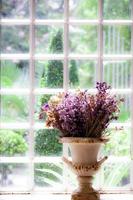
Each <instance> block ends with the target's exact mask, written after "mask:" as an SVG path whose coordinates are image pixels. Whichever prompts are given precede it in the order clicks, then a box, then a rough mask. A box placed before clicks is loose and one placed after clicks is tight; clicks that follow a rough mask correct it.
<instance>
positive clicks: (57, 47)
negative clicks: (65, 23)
mask: <svg viewBox="0 0 133 200" xmlns="http://www.w3.org/2000/svg"><path fill="white" fill-rule="evenodd" d="M62 52H63V41H62V30H59V31H57V33H55V34H54V36H53V37H52V39H51V44H50V53H62ZM46 86H47V87H51V88H55V87H56V88H62V86H63V62H62V61H60V60H50V61H49V62H48V65H47V81H46Z"/></svg>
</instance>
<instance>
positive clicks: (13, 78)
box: [0, 60, 29, 88]
mask: <svg viewBox="0 0 133 200" xmlns="http://www.w3.org/2000/svg"><path fill="white" fill-rule="evenodd" d="M0 71H1V87H3V88H25V87H29V63H28V61H24V60H11V61H10V60H2V61H1V66H0Z"/></svg>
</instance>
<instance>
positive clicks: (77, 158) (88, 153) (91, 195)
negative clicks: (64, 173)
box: [61, 137, 108, 200]
mask: <svg viewBox="0 0 133 200" xmlns="http://www.w3.org/2000/svg"><path fill="white" fill-rule="evenodd" d="M107 141H108V139H106V138H78V137H64V138H61V142H62V143H67V144H68V146H69V148H70V152H71V160H69V159H67V158H65V157H63V161H64V162H65V163H66V164H67V165H68V167H69V168H70V169H71V170H72V171H73V172H74V173H75V174H76V175H77V181H78V185H79V187H78V189H77V190H75V191H74V192H73V193H72V197H71V200H100V194H99V192H98V191H96V190H95V189H93V187H92V180H93V176H94V175H95V174H96V173H97V171H98V170H99V168H100V166H101V164H102V163H103V162H104V161H105V160H106V159H107V157H104V158H102V159H101V160H99V151H100V149H101V147H102V145H104V144H105V143H106V142H107Z"/></svg>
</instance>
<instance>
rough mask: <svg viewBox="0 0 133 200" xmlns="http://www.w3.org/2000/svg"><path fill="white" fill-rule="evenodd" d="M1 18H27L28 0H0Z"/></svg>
mask: <svg viewBox="0 0 133 200" xmlns="http://www.w3.org/2000/svg"><path fill="white" fill-rule="evenodd" d="M0 10H1V12H0V13H1V18H9V19H10V18H17V19H18V18H19V19H21V18H25V17H28V16H29V3H28V0H23V1H22V0H17V1H16V0H15V1H14V0H9V1H6V0H1V8H0Z"/></svg>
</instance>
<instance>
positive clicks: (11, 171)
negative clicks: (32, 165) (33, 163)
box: [0, 163, 30, 191]
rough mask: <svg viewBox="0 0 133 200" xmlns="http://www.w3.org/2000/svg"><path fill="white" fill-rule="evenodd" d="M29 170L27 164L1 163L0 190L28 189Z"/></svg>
mask: <svg viewBox="0 0 133 200" xmlns="http://www.w3.org/2000/svg"><path fill="white" fill-rule="evenodd" d="M29 172H30V171H29V167H28V165H26V164H17V163H0V190H1V191H6V190H8V191H9V190H11V191H14V190H20V189H21V188H25V190H28V188H29ZM20 180H21V181H20Z"/></svg>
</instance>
